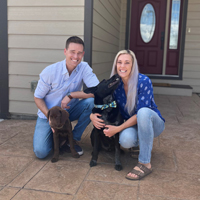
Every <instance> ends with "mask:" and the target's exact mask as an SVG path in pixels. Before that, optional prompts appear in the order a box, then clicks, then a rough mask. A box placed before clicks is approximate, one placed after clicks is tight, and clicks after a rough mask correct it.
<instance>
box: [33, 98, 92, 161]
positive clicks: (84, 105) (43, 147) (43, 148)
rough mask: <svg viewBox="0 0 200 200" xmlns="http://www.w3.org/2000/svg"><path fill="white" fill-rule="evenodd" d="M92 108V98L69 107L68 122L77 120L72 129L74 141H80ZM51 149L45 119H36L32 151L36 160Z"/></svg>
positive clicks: (49, 135)
mask: <svg viewBox="0 0 200 200" xmlns="http://www.w3.org/2000/svg"><path fill="white" fill-rule="evenodd" d="M93 107H94V98H88V99H83V100H80V101H78V102H77V103H75V104H74V105H71V106H70V109H68V110H67V111H68V112H69V119H70V121H71V122H72V121H74V120H78V123H77V124H76V126H75V127H74V130H73V131H72V132H73V137H74V140H77V141H80V140H81V136H82V134H83V132H84V130H85V128H86V127H87V126H88V124H89V123H90V114H91V112H92V109H93ZM52 147H53V133H52V130H51V127H50V125H49V122H48V121H47V119H42V118H39V117H38V118H37V122H36V126H35V132H34V136H33V151H34V153H35V155H36V156H37V157H38V158H45V157H46V156H47V155H48V154H49V152H50V151H51V149H52Z"/></svg>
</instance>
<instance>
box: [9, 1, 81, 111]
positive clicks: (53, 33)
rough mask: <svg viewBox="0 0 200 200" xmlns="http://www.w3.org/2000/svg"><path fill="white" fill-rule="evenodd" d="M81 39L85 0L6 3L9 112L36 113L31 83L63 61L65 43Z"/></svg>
mask: <svg viewBox="0 0 200 200" xmlns="http://www.w3.org/2000/svg"><path fill="white" fill-rule="evenodd" d="M71 35H78V36H79V37H81V38H83V36H84V0H76V1H68V0H67V1H66V0H59V1H55V0H34V1H32V0H8V47H9V112H10V113H11V114H25V115H26V114H29V115H30V114H36V113H37V107H36V105H35V103H34V100H33V92H31V89H30V84H31V81H33V80H38V79H39V76H38V75H39V73H40V72H41V71H42V70H43V69H44V68H45V67H46V66H48V65H50V64H52V63H54V62H57V61H60V60H63V59H64V58H65V57H64V54H63V50H64V48H65V41H66V39H67V38H68V37H69V36H71Z"/></svg>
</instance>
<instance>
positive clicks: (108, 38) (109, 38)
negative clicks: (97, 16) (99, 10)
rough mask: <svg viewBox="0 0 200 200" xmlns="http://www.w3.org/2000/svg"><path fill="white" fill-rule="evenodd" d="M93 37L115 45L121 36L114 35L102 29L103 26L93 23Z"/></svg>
mask: <svg viewBox="0 0 200 200" xmlns="http://www.w3.org/2000/svg"><path fill="white" fill-rule="evenodd" d="M93 37H94V38H97V39H99V40H103V41H105V42H107V43H110V44H113V45H117V44H118V41H119V38H117V37H115V36H113V35H112V33H110V32H108V31H106V30H104V29H102V27H99V26H98V25H96V24H93Z"/></svg>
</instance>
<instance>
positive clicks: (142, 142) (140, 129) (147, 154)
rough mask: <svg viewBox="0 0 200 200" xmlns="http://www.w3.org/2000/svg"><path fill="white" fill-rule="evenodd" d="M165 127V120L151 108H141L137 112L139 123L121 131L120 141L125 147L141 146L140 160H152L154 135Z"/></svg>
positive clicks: (144, 161)
mask: <svg viewBox="0 0 200 200" xmlns="http://www.w3.org/2000/svg"><path fill="white" fill-rule="evenodd" d="M164 129H165V123H164V121H163V120H162V119H161V118H160V117H159V116H158V114H157V113H156V112H154V111H153V110H151V109H149V108H146V107H144V108H141V109H140V110H139V111H138V113H137V124H136V125H135V126H132V127H129V128H126V129H124V130H123V131H121V132H120V136H119V143H120V145H121V146H122V147H124V148H131V147H137V146H138V145H139V147H140V153H139V158H138V161H139V162H141V163H144V164H147V163H150V162H151V150H152V148H153V139H154V137H157V136H159V135H160V134H161V133H162V132H163V130H164Z"/></svg>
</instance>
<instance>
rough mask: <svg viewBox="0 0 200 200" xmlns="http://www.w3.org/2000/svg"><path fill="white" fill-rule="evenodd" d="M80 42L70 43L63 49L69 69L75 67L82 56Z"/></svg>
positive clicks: (82, 51)
mask: <svg viewBox="0 0 200 200" xmlns="http://www.w3.org/2000/svg"><path fill="white" fill-rule="evenodd" d="M84 53H85V52H84V50H83V45H82V44H76V43H70V44H69V46H68V48H67V49H65V50H64V54H65V56H66V65H67V67H68V68H70V69H74V68H76V66H77V65H78V64H79V63H80V62H81V60H82V58H83V56H84Z"/></svg>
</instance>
